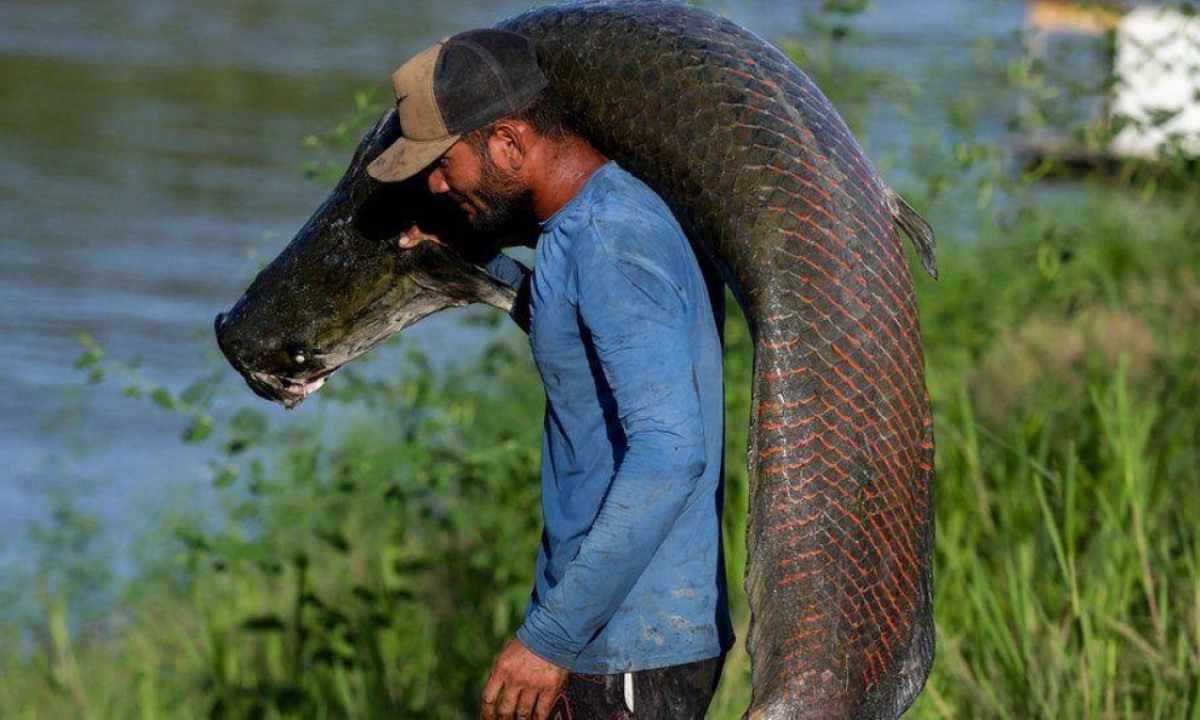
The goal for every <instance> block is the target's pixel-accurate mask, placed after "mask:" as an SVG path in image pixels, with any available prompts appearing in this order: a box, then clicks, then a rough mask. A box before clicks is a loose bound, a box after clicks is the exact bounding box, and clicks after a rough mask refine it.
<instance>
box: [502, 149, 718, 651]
mask: <svg viewBox="0 0 1200 720" xmlns="http://www.w3.org/2000/svg"><path fill="white" fill-rule="evenodd" d="M503 264H504V263H503V260H501V261H500V262H499V263H496V262H494V263H493V271H494V272H496V273H497V274H498V275H502V276H503V275H508V276H509V277H510V279H511V278H512V277H513V276H512V274H511V267H509V268H507V269H505V268H504V267H502V265H503ZM527 282H528V283H529V285H528V286H527V288H526V290H527V291H528V292H527V295H526V297H527V302H528V307H527V308H522V310H527V311H528V318H529V331H530V345H531V347H532V351H533V358H534V361H535V362H536V364H537V367H538V371H539V372H540V374H541V377H542V381H543V383H544V385H545V389H546V414H545V428H544V431H545V435H544V442H543V448H542V511H543V519H544V531H543V535H542V542H541V548H540V550H539V553H538V560H537V575H536V579H535V584H534V590H533V595H532V598H531V600H530V603H529V606H528V610H527V612H526V617H525V622H524V624H523V625H522V627H521V628H520V629H519V630H518V631H517V637H518V638H519V639H520V640H521V642H522V643H524V644H525V645H526V646H527V647H528V648H530V649H531V650H532V651H533V652H534V653H536V654H537V655H539V656H541V657H542V658H544V659H546V660H549V661H551V662H554V663H555V664H557V665H560V666H563V667H567V668H570V669H572V670H574V671H575V672H583V673H597V674H609V673H617V672H629V671H634V670H642V669H648V668H655V667H664V666H668V665H675V664H680V663H686V662H692V661H695V660H703V659H706V658H711V657H715V656H717V655H718V654H720V653H722V652H724V651H725V650H727V649H728V648H729V646H730V644H731V643H732V639H733V633H732V630H731V628H730V623H729V617H728V610H727V598H726V588H725V577H724V568H723V566H722V565H723V559H722V552H721V533H720V523H721V521H720V517H721V461H722V447H723V425H722V420H723V407H722V406H723V396H722V379H721V346H720V339H719V336H718V332H717V328H716V323H715V320H714V314H713V306H712V304H711V303H710V300H709V296H708V292H707V290H706V287H705V282H704V278H703V276H702V274H701V272H700V269H699V265H698V263H697V260H696V258H695V256H694V255H693V253H692V250H691V248H690V247H689V245H688V241H687V239H686V237H685V236H684V234H683V232H682V230H681V229H680V227H679V225H678V223H677V222H676V221H675V219H674V217H673V216H672V214H671V212H670V211H669V210H668V209H667V207H666V205H665V204H664V203H663V202H662V200H661V199H660V198H659V197H658V196H657V195H656V194H655V193H654V192H653V191H651V190H650V189H649V188H648V187H646V186H645V185H644V184H643V183H641V182H640V181H639V180H637V179H636V178H634V177H633V176H631V175H629V174H628V173H627V172H625V171H624V170H622V169H621V168H620V167H618V166H617V165H616V164H615V163H608V164H607V165H605V166H603V167H602V168H600V169H599V170H598V171H596V172H595V173H594V174H593V175H592V177H591V178H590V179H589V180H588V182H587V184H586V185H585V186H584V187H583V189H582V190H581V192H580V193H579V194H578V195H576V197H575V198H573V199H572V200H571V201H570V202H569V203H568V204H567V205H566V206H564V207H563V208H562V209H561V210H559V212H558V213H556V214H555V215H554V216H553V217H551V218H550V219H549V220H548V221H547V222H546V223H544V225H543V231H542V234H541V237H540V238H539V241H538V245H537V253H536V265H535V270H534V272H533V275H532V276H531V277H530V278H529V279H528V280H527ZM517 312H518V313H519V312H521V311H517Z"/></svg>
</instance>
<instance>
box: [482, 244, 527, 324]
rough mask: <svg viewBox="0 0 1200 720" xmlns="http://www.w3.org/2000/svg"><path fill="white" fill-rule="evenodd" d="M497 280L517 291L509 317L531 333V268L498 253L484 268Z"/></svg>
mask: <svg viewBox="0 0 1200 720" xmlns="http://www.w3.org/2000/svg"><path fill="white" fill-rule="evenodd" d="M483 269H484V270H487V271H488V273H490V274H491V275H492V276H493V277H495V278H496V279H497V280H499V281H501V282H503V283H505V284H506V285H508V286H509V287H511V288H513V289H514V290H516V291H517V297H516V299H515V300H514V301H513V306H512V310H509V311H508V316H509V317H511V318H512V319H513V321H514V322H515V323H517V325H518V326H519V327H520V328H521V329H522V330H524V331H525V332H526V333H528V332H529V275H530V272H531V271H530V270H529V268H527V267H525V266H524V265H522V264H521V263H519V262H517V261H516V260H513V259H512V258H511V257H509V256H508V255H506V254H504V253H502V252H498V253H496V255H495V257H493V258H492V259H491V260H488V261H487V263H486V264H484V266H483Z"/></svg>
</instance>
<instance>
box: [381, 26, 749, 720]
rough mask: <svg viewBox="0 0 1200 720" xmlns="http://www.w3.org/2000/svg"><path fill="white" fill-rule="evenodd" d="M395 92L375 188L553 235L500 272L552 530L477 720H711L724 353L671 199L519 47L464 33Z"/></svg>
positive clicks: (503, 35) (407, 240) (423, 59)
mask: <svg viewBox="0 0 1200 720" xmlns="http://www.w3.org/2000/svg"><path fill="white" fill-rule="evenodd" d="M393 82H394V85H395V90H396V97H397V103H398V112H399V119H400V124H401V131H402V138H401V139H400V140H398V141H397V142H396V143H395V144H394V145H392V146H391V147H390V148H388V149H387V150H386V151H385V152H384V153H383V154H382V155H381V156H380V157H379V158H378V159H376V160H375V161H374V162H373V163H371V165H370V167H369V171H370V172H371V174H372V175H373V176H374V177H376V178H377V179H379V180H382V181H399V180H404V179H406V178H409V177H412V176H414V175H416V174H418V173H421V172H424V173H427V182H428V185H429V189H430V190H431V191H432V192H433V193H435V194H439V195H445V196H448V197H449V198H450V199H452V200H454V201H455V202H457V204H458V205H459V206H460V207H461V208H462V210H463V212H464V213H465V214H466V217H467V219H468V221H469V222H470V223H471V224H472V225H474V226H475V227H476V228H478V229H481V230H488V231H499V230H501V229H503V228H506V227H509V226H511V225H513V224H520V223H522V222H523V221H530V220H531V221H536V223H537V225H538V227H539V229H540V235H539V237H538V240H537V244H536V247H537V251H536V266H535V270H534V272H533V273H532V275H530V276H528V277H525V278H522V277H521V273H517V272H514V268H515V267H516V266H515V263H513V262H512V261H511V260H509V259H508V258H507V256H504V255H500V256H499V257H498V258H497V259H496V260H495V261H493V263H492V264H491V268H492V269H493V271H494V272H495V273H496V274H497V275H498V276H501V277H506V278H508V279H511V280H513V281H514V282H519V283H521V293H520V297H521V298H523V300H522V302H521V303H520V306H519V308H518V309H516V310H515V311H514V316H523V317H524V318H525V319H526V320H527V324H528V330H529V333H530V346H531V348H532V352H533V358H534V361H535V362H536V364H537V367H538V371H539V373H540V375H541V377H542V381H543V384H544V385H545V390H546V414H545V425H544V428H545V438H544V443H543V451H542V510H543V522H544V530H543V535H542V542H541V548H540V550H539V553H538V559H537V572H536V576H535V583H534V589H533V593H532V597H531V599H530V603H529V606H528V609H527V611H526V616H525V621H524V623H523V624H522V626H521V627H520V629H518V630H517V633H516V637H515V638H514V639H513V640H512V641H510V642H509V643H508V645H507V646H506V647H505V648H504V649H503V650H502V651H501V653H500V655H499V656H498V657H497V658H496V661H495V664H494V666H493V668H492V672H491V675H490V677H489V678H488V681H487V684H486V685H485V687H484V691H483V697H482V702H483V710H482V716H483V717H484V718H486V719H488V720H491V719H492V718H530V717H535V718H539V719H544V718H549V717H560V716H561V717H564V718H565V717H575V718H617V717H631V716H636V717H639V718H671V719H672V720H674V719H676V718H692V717H695V718H700V717H703V715H704V712H705V710H706V709H707V707H708V704H709V702H710V700H711V698H712V694H713V691H714V690H715V687H716V684H717V680H718V678H719V675H720V670H721V664H722V662H723V658H724V654H725V652H726V651H727V650H728V648H729V646H730V644H731V643H732V632H731V629H730V624H729V618H728V611H727V607H726V594H725V592H726V590H725V578H724V569H723V559H722V553H721V538H720V519H721V518H720V513H721V482H720V478H721V460H722V445H723V430H722V411H723V408H722V405H723V400H722V389H721V348H720V340H719V336H718V332H717V326H716V321H715V318H714V309H713V306H712V304H711V302H710V300H709V296H708V293H707V290H706V287H705V281H704V277H703V276H702V273H701V271H700V267H699V265H698V262H697V259H696V257H695V256H694V255H693V253H692V250H691V248H690V246H689V244H688V242H687V239H686V238H685V237H684V234H683V232H682V230H681V229H680V227H679V225H678V223H677V222H676V221H675V219H674V217H673V216H672V215H671V213H670V211H669V210H668V209H667V207H666V206H665V205H664V203H663V202H662V200H661V199H660V198H659V197H658V196H657V195H655V194H654V193H653V191H651V190H650V189H649V188H647V187H646V186H645V185H644V184H642V183H641V182H640V181H638V180H637V179H635V178H633V177H632V176H631V175H629V174H628V173H626V172H625V171H624V170H622V169H621V168H620V167H618V166H617V165H616V164H615V163H613V162H610V161H609V160H608V159H607V158H606V157H605V156H604V155H603V154H602V153H601V152H599V151H598V150H597V149H596V148H595V147H593V146H591V145H590V144H589V143H588V142H587V141H586V140H585V139H584V138H583V137H581V136H580V135H578V134H576V133H575V132H574V131H573V130H572V129H571V128H570V127H569V125H568V124H567V123H566V121H565V120H564V114H563V111H562V109H561V107H560V106H559V105H558V104H557V102H556V100H555V99H554V96H553V93H552V92H551V91H550V90H549V89H548V83H547V80H546V78H545V76H544V75H543V73H542V71H541V69H540V68H539V66H538V64H537V57H536V53H535V51H534V47H533V45H532V43H531V42H530V41H528V40H527V39H525V38H523V37H521V36H519V35H515V34H513V33H507V32H501V31H495V30H478V31H471V32H467V33H463V34H460V35H456V36H455V37H453V38H449V39H448V40H445V41H442V42H441V43H439V44H437V45H435V46H434V47H432V48H430V49H428V50H426V51H425V52H423V53H421V54H419V55H417V56H416V57H414V58H413V59H412V60H410V61H409V62H408V63H406V64H404V65H403V66H402V67H400V69H399V70H397V71H396V72H395V74H394V75H393ZM428 239H429V238H428V237H427V236H424V235H423V233H421V231H420V229H419V228H415V229H413V230H412V231H410V232H409V233H408V234H407V235H406V236H405V237H404V238H403V239H402V245H407V246H411V245H413V244H415V243H417V242H421V241H425V240H428ZM552 713H553V715H552Z"/></svg>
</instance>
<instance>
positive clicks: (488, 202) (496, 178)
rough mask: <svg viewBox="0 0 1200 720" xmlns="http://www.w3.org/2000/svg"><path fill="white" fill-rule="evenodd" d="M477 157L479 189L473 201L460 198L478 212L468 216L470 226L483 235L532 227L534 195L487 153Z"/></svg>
mask: <svg viewBox="0 0 1200 720" xmlns="http://www.w3.org/2000/svg"><path fill="white" fill-rule="evenodd" d="M476 154H477V155H478V156H479V160H480V177H479V186H478V187H477V188H475V192H474V193H472V196H471V197H467V196H459V198H458V200H459V201H460V202H462V203H467V204H469V205H470V206H471V208H472V209H474V211H475V212H474V214H472V213H466V215H467V223H468V224H470V226H471V227H472V228H474V229H475V230H478V231H479V232H489V233H490V232H496V231H501V230H510V229H513V228H517V227H525V226H527V225H529V224H530V223H532V222H533V191H532V190H530V189H529V188H528V187H527V186H525V185H524V184H523V183H522V182H521V181H520V179H518V178H517V176H516V174H515V173H508V172H505V171H503V170H501V169H500V167H499V166H498V165H496V163H494V162H492V158H491V157H490V156H489V155H488V153H487V151H486V150H485V151H483V152H477V153H476Z"/></svg>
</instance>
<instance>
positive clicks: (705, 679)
mask: <svg viewBox="0 0 1200 720" xmlns="http://www.w3.org/2000/svg"><path fill="white" fill-rule="evenodd" d="M724 664H725V657H724V656H723V655H722V656H721V657H715V658H712V659H711V660H700V661H698V662H693V663H687V664H686V665H672V666H671V667H665V668H656V669H654V670H640V671H638V672H632V673H621V674H619V675H579V674H575V673H571V674H570V675H568V676H567V682H566V684H565V685H563V689H562V694H561V695H559V697H558V700H557V701H556V702H555V704H554V709H553V710H551V711H550V720H703V718H704V713H705V712H707V711H708V706H709V704H710V703H711V702H712V699H713V694H714V693H715V692H716V691H717V682H718V681H720V679H721V668H722V666H723V665H724Z"/></svg>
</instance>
